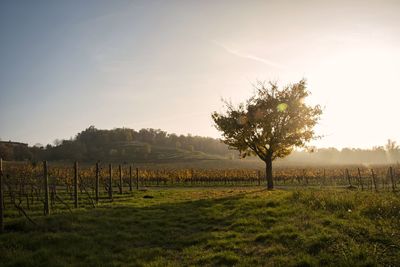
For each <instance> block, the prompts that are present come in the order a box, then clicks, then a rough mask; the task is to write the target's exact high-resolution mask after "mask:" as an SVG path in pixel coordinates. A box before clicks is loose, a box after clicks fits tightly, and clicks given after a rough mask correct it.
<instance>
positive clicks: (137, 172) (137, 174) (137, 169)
mask: <svg viewBox="0 0 400 267" xmlns="http://www.w3.org/2000/svg"><path fill="white" fill-rule="evenodd" d="M136 190H139V168H136Z"/></svg>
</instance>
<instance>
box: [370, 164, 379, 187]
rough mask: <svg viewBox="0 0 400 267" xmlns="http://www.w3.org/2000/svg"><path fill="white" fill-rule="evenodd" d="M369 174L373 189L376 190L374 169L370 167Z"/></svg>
mask: <svg viewBox="0 0 400 267" xmlns="http://www.w3.org/2000/svg"><path fill="white" fill-rule="evenodd" d="M371 174H372V183H373V184H374V188H375V191H378V189H377V188H376V180H375V173H374V169H371Z"/></svg>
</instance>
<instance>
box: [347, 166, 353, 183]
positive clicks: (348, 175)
mask: <svg viewBox="0 0 400 267" xmlns="http://www.w3.org/2000/svg"><path fill="white" fill-rule="evenodd" d="M346 177H347V181H348V182H349V186H350V187H352V186H353V185H352V184H351V178H350V174H349V170H348V169H346Z"/></svg>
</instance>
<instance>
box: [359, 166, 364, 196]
mask: <svg viewBox="0 0 400 267" xmlns="http://www.w3.org/2000/svg"><path fill="white" fill-rule="evenodd" d="M357 171H358V183H359V184H360V185H361V191H364V185H363V182H362V177H361V171H360V168H357Z"/></svg>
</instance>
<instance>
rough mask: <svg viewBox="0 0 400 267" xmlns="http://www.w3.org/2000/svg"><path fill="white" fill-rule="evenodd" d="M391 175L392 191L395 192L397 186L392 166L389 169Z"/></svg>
mask: <svg viewBox="0 0 400 267" xmlns="http://www.w3.org/2000/svg"><path fill="white" fill-rule="evenodd" d="M389 173H390V180H391V182H392V190H393V192H394V191H395V190H396V185H395V183H394V176H393V168H392V166H390V167H389Z"/></svg>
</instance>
